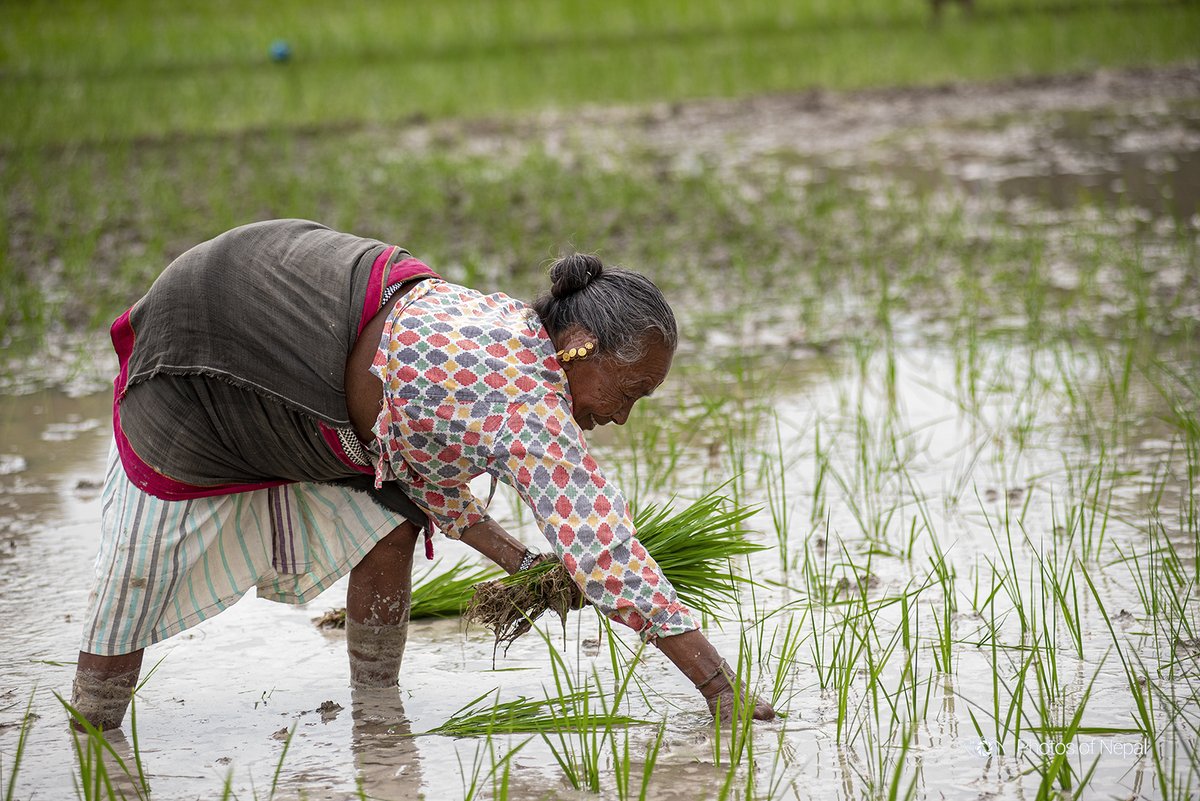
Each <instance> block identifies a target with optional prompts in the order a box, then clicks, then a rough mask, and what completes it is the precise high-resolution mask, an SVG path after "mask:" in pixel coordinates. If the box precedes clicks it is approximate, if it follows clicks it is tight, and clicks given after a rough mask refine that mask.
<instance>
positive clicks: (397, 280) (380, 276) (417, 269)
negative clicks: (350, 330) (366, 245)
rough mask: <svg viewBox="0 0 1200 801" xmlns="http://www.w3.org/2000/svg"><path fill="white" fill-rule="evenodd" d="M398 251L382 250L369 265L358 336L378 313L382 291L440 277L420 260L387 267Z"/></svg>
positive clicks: (397, 249)
mask: <svg viewBox="0 0 1200 801" xmlns="http://www.w3.org/2000/svg"><path fill="white" fill-rule="evenodd" d="M399 250H400V248H398V247H396V246H395V245H392V246H391V247H388V248H386V249H384V251H383V252H382V253H380V254H379V255H378V256H376V257H375V262H374V264H372V265H371V278H370V280H368V281H367V294H366V297H364V298H363V307H362V316H361V317H360V318H359V321H358V333H360V334H361V333H362V330H363V328H365V327H366V325H367V322H368V321H369V320H370V319H371V318H372V317H374V316H375V313H376V312H377V311H379V307H380V305H382V303H383V293H384V290H386V289H387V288H388V287H390V286H392V285H393V284H402V283H404V282H405V281H408V280H410V279H412V278H421V277H424V276H428V277H429V278H440V277H441V276H439V275H438V274H437V273H435V272H434V271H433V270H431V269H429V267H428V266H426V265H425V263H424V262H423V261H421V260H420V259H414V258H407V259H402V260H400V261H398V262H396V263H395V264H391V266H390V267H389V264H390V262H391V260H392V258H393V257H394V256H395V255H396V253H397V252H399Z"/></svg>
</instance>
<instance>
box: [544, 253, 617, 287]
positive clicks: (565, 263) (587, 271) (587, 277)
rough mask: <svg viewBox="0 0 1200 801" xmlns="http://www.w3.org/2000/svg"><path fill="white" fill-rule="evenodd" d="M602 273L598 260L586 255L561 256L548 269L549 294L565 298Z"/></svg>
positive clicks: (602, 267)
mask: <svg viewBox="0 0 1200 801" xmlns="http://www.w3.org/2000/svg"><path fill="white" fill-rule="evenodd" d="M603 272H604V265H603V264H602V263H601V262H600V259H598V258H596V257H595V256H591V255H588V254H586V253H572V254H571V255H569V256H563V257H562V258H560V259H559V260H558V261H556V262H554V264H553V266H551V267H550V294H551V295H553V296H554V297H555V298H565V297H566V296H567V295H572V294H574V293H576V292H578V291H579V290H581V289H583V288H584V287H585V286H587V285H588V284H590V283H591V282H592V281H595V280H596V279H597V278H599V277H600V274H601V273H603Z"/></svg>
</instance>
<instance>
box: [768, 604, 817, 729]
mask: <svg viewBox="0 0 1200 801" xmlns="http://www.w3.org/2000/svg"><path fill="white" fill-rule="evenodd" d="M811 611H812V610H811V607H810V608H808V609H805V610H803V611H802V612H801V613H800V617H799V619H797V617H796V615H795V614H790V613H789V614H788V616H787V625H786V626H785V627H780V626H776V627H775V629H774V631H773V632H772V634H771V642H770V645H769V647H768V652H769V653H770V654H771V656H772V661H773V663H774V664H773V669H772V671H771V675H772V679H771V706H772V707H774V708H775V709H776V711H778V710H779V709H780V707H781V706H786V704H787V702H788V701H790V700H791V698H792V696H793V695H795V691H793V692H792V693H791V694H790V695H789V696H788V698H787V699H785V698H784V692H785V691H786V690H788V689H789V688H790V687H791V686H792V683H793V678H794V674H795V671H796V669H797V658H798V656H799V654H800V647H801V646H802V645H803V644H804V641H805V640H806V639H808V637H809V636H811V634H806V633H805V625H804V624H805V621H807V620H808V619H809V614H810V613H811ZM758 620H759V621H760V622H762V623H765V617H764V616H761V615H760V616H759V617H758Z"/></svg>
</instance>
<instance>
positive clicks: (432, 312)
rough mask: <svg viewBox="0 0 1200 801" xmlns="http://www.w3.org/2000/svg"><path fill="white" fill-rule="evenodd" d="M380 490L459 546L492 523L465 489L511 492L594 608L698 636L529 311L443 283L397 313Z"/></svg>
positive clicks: (387, 361)
mask: <svg viewBox="0 0 1200 801" xmlns="http://www.w3.org/2000/svg"><path fill="white" fill-rule="evenodd" d="M371 371H372V372H373V373H374V374H375V375H377V376H378V377H379V378H380V380H381V381H383V384H384V404H383V409H382V411H381V412H380V414H379V418H378V419H377V420H376V421H375V427H374V429H373V431H374V433H375V436H376V437H377V440H376V442H377V443H378V444H379V446H380V454H379V457H378V460H377V463H376V465H375V482H376V486H379V485H380V484H381V483H382V482H383V481H388V480H396V481H398V482H399V483H400V485H401V487H403V488H404V489H405V491H406V492H407V493H408V494H409V496H410V497H411V498H412V499H413V500H414V501H416V502H417V504H418V505H419V506H421V507H422V508H424V509H426V510H427V511H428V512H429V514H430V515H431V516H432V517H433V519H434V521H435V522H436V523H437V525H438V527H439V528H440V529H441V530H442V531H443V532H444V533H445V534H446V535H447V536H449V537H452V538H455V539H457V538H458V537H460V536H462V532H463V530H464V529H466V528H468V527H470V526H472V525H474V524H475V523H478V522H479V521H480V520H482V519H483V518H484V516H485V514H486V513H485V511H484V506H483V505H482V504H481V503H480V502H479V500H477V499H476V498H475V497H474V496H473V495H472V494H471V491H470V488H469V487H468V486H467V482H468V481H470V479H471V478H473V477H474V476H477V475H479V474H481V473H484V472H487V473H490V474H491V475H493V476H495V477H497V478H499V479H500V480H502V481H504V482H505V483H507V484H510V485H511V486H512V487H514V488H515V489H516V490H517V492H518V494H519V495H520V496H521V499H522V500H523V501H524V502H525V503H527V504H528V505H529V507H530V508H531V509H532V510H533V513H534V517H535V518H536V520H537V522H538V524H539V526H540V527H541V528H542V531H543V533H545V535H546V539H548V540H549V541H550V543H551V544H552V545H553V546H554V551H555V553H556V554H557V555H558V556H559V558H560V559H561V560H562V562H563V564H564V565H565V566H566V568H567V570H568V571H569V572H570V573H571V574H572V575H573V576H574V578H575V581H576V583H577V584H578V585H579V586H580V588H581V589H582V590H583V593H584V595H585V596H586V597H587V599H588V600H589V601H591V602H592V603H593V604H595V605H596V606H597V607H598V608H599V609H600V610H601V611H602V612H604V614H606V615H608V616H609V617H610V618H611V619H613V620H615V621H617V622H619V623H624V624H625V625H627V626H629V627H630V628H632V629H634V630H636V631H638V632H639V633H640V635H641V636H642V638H643V639H645V640H648V641H649V640H652V639H654V638H656V637H660V636H670V635H673V634H681V633H683V632H685V631H691V630H692V629H695V628H698V623H697V621H696V620H695V618H694V617H693V615H692V612H691V611H690V610H689V609H688V608H687V607H686V606H684V605H683V604H681V603H680V602H679V600H678V598H677V597H676V595H675V588H674V587H672V586H671V583H670V582H669V581H668V580H667V579H666V577H665V576H663V574H662V571H661V570H659V567H658V564H657V563H656V562H655V561H654V559H653V557H651V556H650V555H649V554H648V553H647V552H646V549H645V548H643V547H642V545H641V543H639V542H638V541H637V539H636V538H635V536H634V531H633V523H632V521H631V519H630V516H629V510H628V507H627V506H626V503H625V499H624V497H622V495H621V493H620V492H619V491H618V490H617V488H616V487H614V486H613V485H612V484H611V483H609V481H608V480H607V479H606V478H605V477H604V475H603V474H602V473H601V472H600V468H599V467H598V466H597V465H596V462H595V461H593V459H592V457H591V456H589V455H588V451H587V444H586V443H585V442H584V439H583V434H582V432H581V431H580V429H579V428H578V426H576V425H575V421H574V419H573V418H572V416H571V394H570V390H569V388H568V385H567V381H566V375H565V374H564V373H563V370H562V367H561V366H560V365H559V363H558V360H557V359H555V357H554V346H553V344H552V342H551V340H550V337H549V335H548V334H547V333H546V329H545V328H544V327H543V326H542V325H541V323H540V322H539V321H538V319H537V317H536V315H534V314H533V313H532V310H531V309H530V308H529V307H528V306H526V305H525V304H523V303H521V302H520V301H517V300H514V299H512V298H510V297H508V296H507V295H503V294H495V295H486V296H485V295H482V294H480V293H478V292H475V291H474V290H470V289H466V288H464V287H461V286H457V285H455V284H450V283H447V282H445V281H440V280H428V281H424V282H422V283H421V284H419V285H418V286H417V287H416V288H415V289H414V290H413V291H412V292H411V293H410V296H409V297H408V298H406V299H405V300H404V301H403V302H402V303H400V304H398V305H397V306H396V308H395V309H394V310H393V311H392V313H391V315H389V317H388V320H387V322H386V324H385V325H384V329H383V337H382V341H381V344H380V347H379V351H378V352H377V353H376V355H375V362H374V364H373V365H372V368H371Z"/></svg>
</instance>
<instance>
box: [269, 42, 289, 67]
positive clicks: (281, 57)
mask: <svg viewBox="0 0 1200 801" xmlns="http://www.w3.org/2000/svg"><path fill="white" fill-rule="evenodd" d="M270 53H271V60H272V61H274V62H277V63H279V62H284V61H287V60H288V59H290V58H291V57H292V46H291V45H289V44H288V43H287V42H285V41H284V40H283V39H276V40H275V41H273V42H271V50H270Z"/></svg>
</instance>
